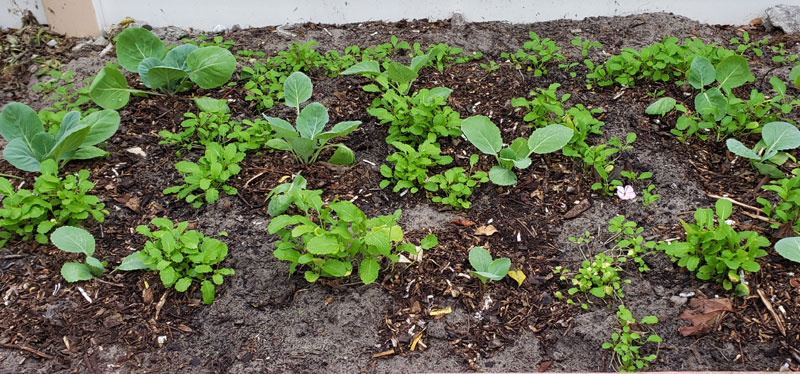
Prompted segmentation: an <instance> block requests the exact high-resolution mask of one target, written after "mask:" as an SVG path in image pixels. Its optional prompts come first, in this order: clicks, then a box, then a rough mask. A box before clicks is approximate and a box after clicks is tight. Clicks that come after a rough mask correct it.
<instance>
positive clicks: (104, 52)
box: [100, 44, 114, 57]
mask: <svg viewBox="0 0 800 374" xmlns="http://www.w3.org/2000/svg"><path fill="white" fill-rule="evenodd" d="M111 48H114V45H112V44H109V45H107V46H106V47H105V48H103V50H102V51H100V57H103V56H105V55H107V54H108V52H111Z"/></svg>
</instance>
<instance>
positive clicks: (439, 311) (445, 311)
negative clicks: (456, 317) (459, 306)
mask: <svg viewBox="0 0 800 374" xmlns="http://www.w3.org/2000/svg"><path fill="white" fill-rule="evenodd" d="M450 313H453V309H452V308H450V307H449V306H448V307H447V308H440V309H432V310H431V312H430V315H431V316H440V315H445V314H450Z"/></svg>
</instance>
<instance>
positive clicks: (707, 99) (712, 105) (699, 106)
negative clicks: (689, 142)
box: [694, 87, 728, 119]
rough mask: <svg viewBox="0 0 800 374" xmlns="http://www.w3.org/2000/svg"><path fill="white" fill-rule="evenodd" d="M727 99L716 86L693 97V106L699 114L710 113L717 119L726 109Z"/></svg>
mask: <svg viewBox="0 0 800 374" xmlns="http://www.w3.org/2000/svg"><path fill="white" fill-rule="evenodd" d="M727 107H728V100H727V99H725V96H723V95H722V92H720V91H719V90H718V89H717V88H716V87H714V88H711V89H709V90H708V91H705V92H701V93H699V94H698V95H697V96H695V98H694V108H695V110H697V112H698V113H700V115H707V114H712V115H714V118H716V119H719V118H721V117H722V116H723V115H724V114H725V111H726V110H727Z"/></svg>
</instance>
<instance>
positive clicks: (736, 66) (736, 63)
mask: <svg viewBox="0 0 800 374" xmlns="http://www.w3.org/2000/svg"><path fill="white" fill-rule="evenodd" d="M716 78H717V82H719V87H720V88H721V89H723V90H725V91H726V92H730V90H731V89H732V88H735V87H739V86H741V85H743V84H745V83H747V82H749V81H751V80H753V76H752V75H751V74H750V67H749V66H747V60H745V59H744V57H742V56H739V55H732V56H728V57H726V58H724V59H723V60H722V61H720V62H719V64H717V76H716Z"/></svg>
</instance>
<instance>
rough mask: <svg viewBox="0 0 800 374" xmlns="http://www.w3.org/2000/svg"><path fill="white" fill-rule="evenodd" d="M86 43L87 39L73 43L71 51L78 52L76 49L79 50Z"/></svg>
mask: <svg viewBox="0 0 800 374" xmlns="http://www.w3.org/2000/svg"><path fill="white" fill-rule="evenodd" d="M87 45H89V42H88V41H85V42H80V43H78V44H75V46H74V47H72V52H78V51H80V50H81V49H83V47H86V46H87Z"/></svg>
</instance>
